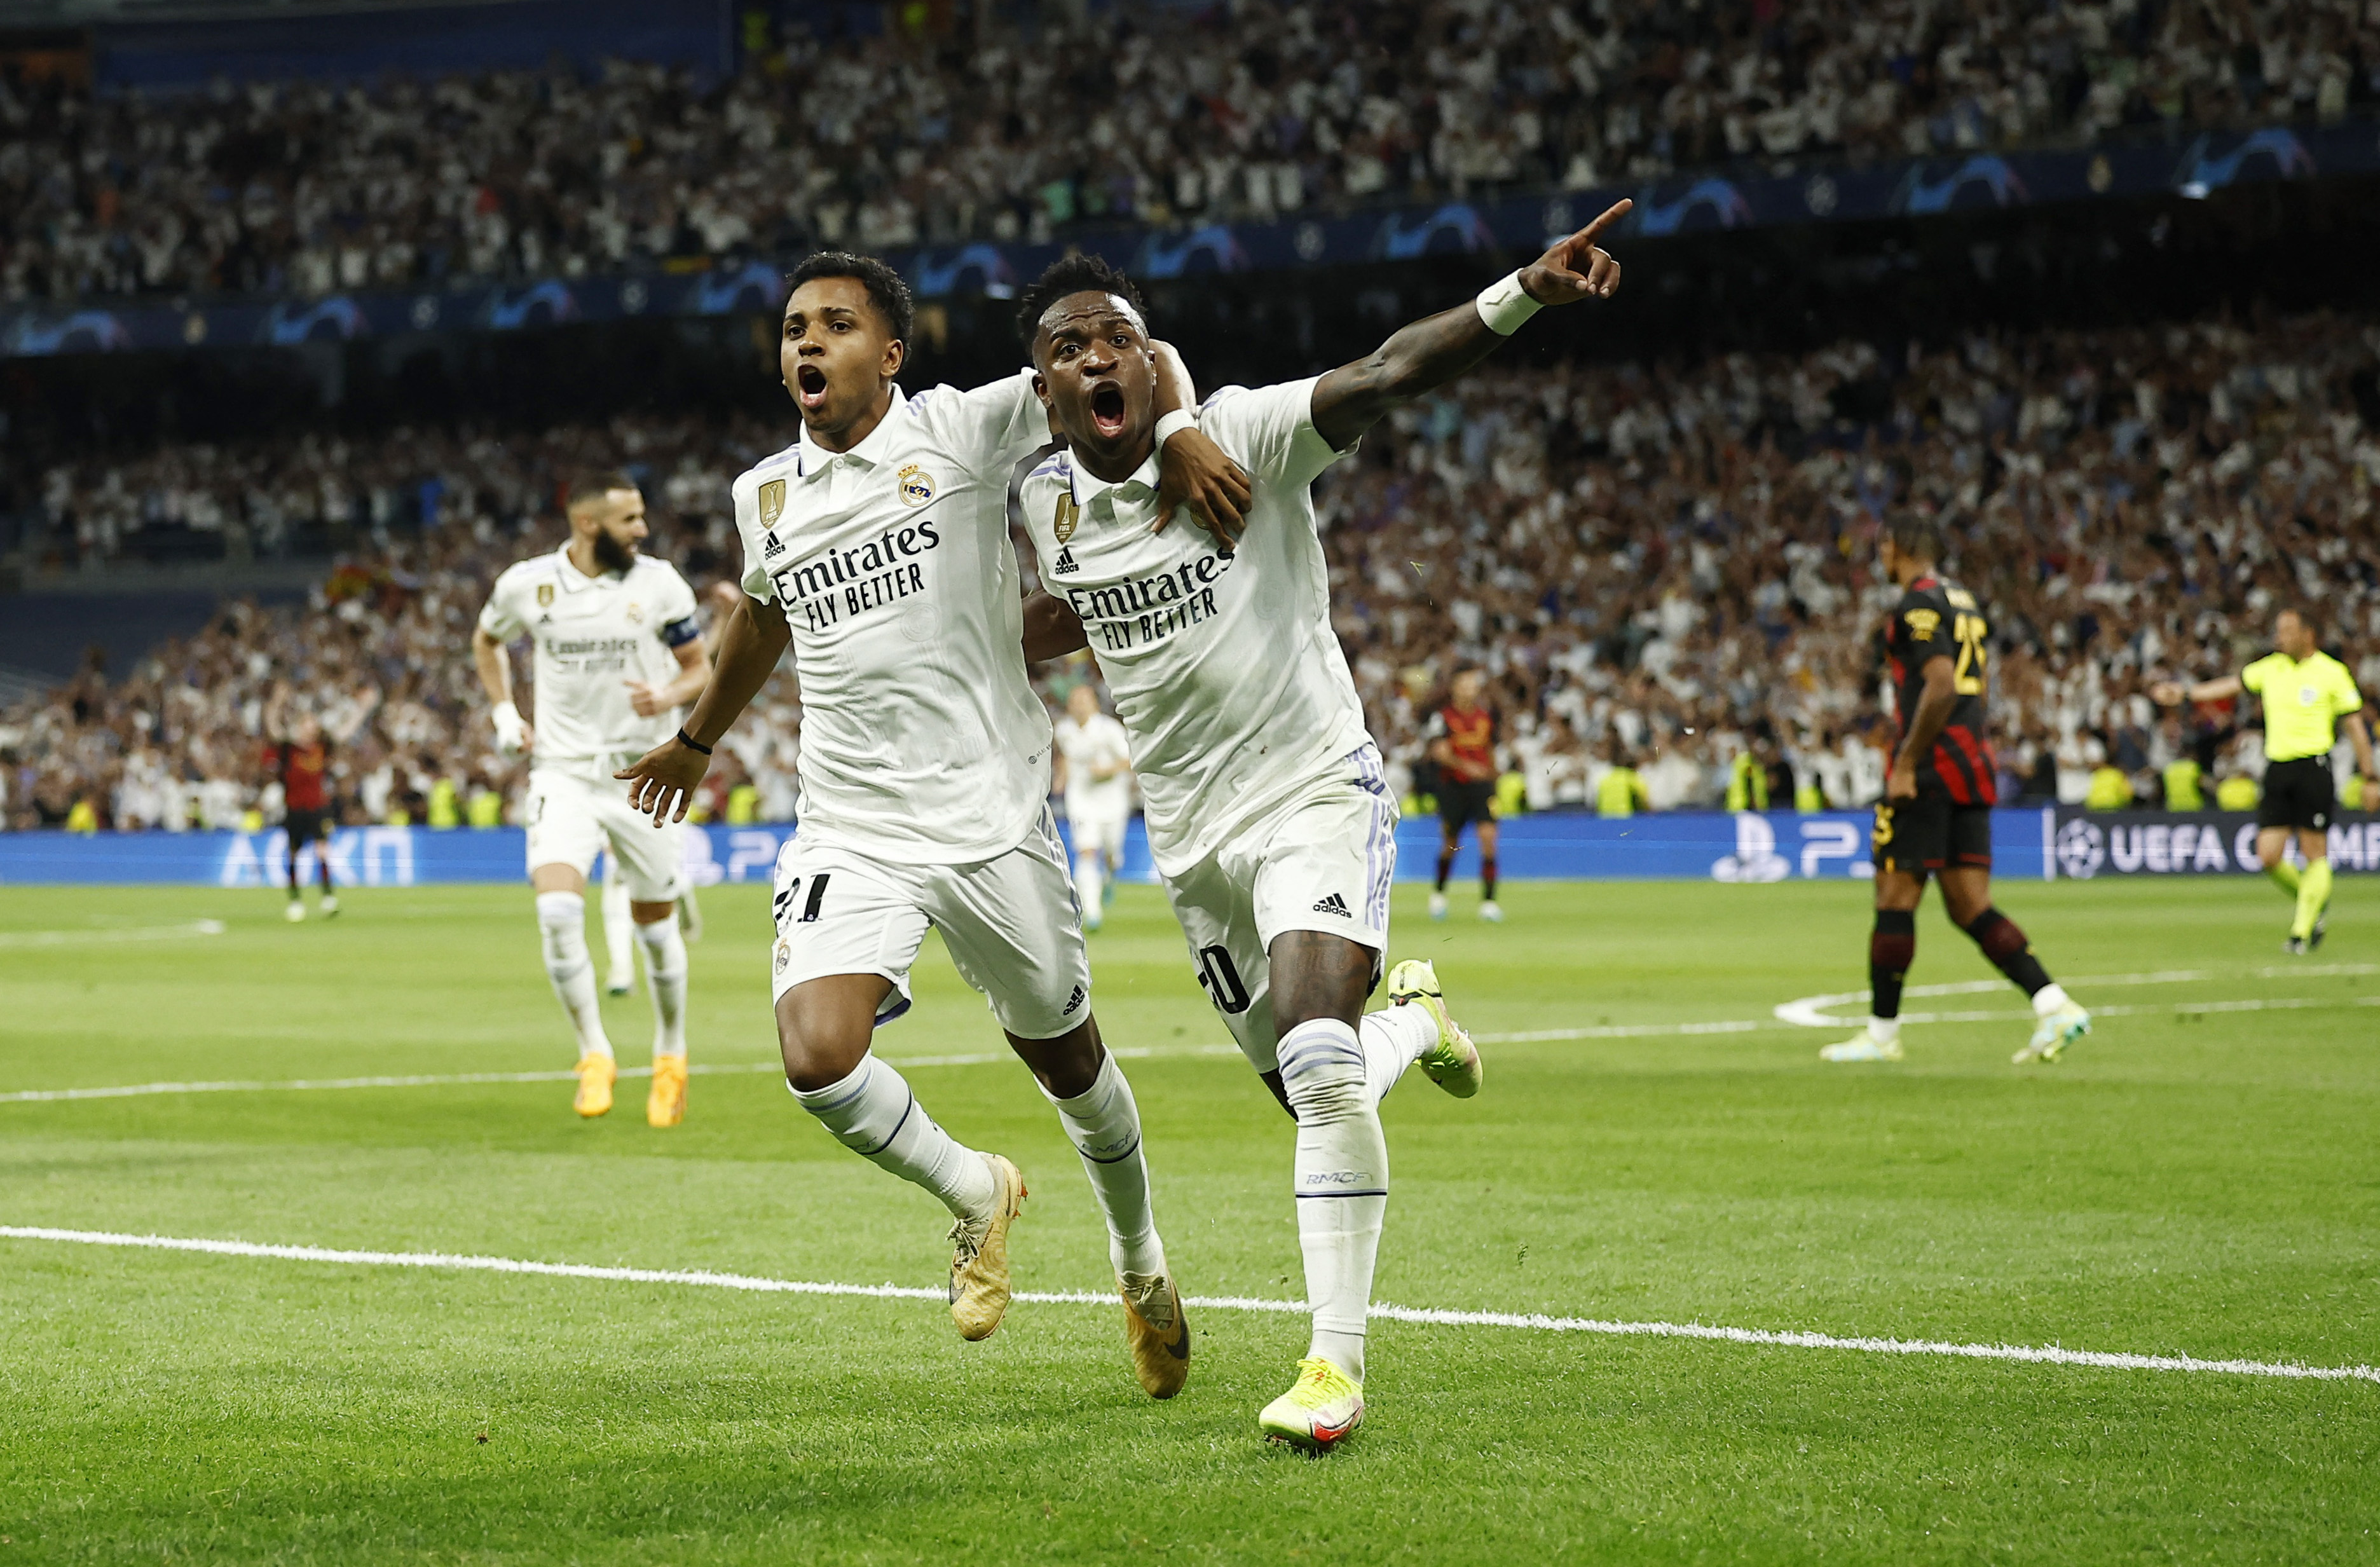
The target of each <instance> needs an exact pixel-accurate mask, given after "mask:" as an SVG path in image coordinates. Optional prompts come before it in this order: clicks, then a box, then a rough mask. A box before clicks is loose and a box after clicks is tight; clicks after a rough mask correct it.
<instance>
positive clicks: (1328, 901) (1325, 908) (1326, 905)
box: [1314, 893, 1354, 919]
mask: <svg viewBox="0 0 2380 1567" xmlns="http://www.w3.org/2000/svg"><path fill="white" fill-rule="evenodd" d="M1314 912H1315V913H1317V914H1335V915H1337V916H1338V917H1340V918H1342V919H1353V918H1354V915H1353V914H1350V913H1349V912H1348V911H1347V900H1346V899H1344V898H1342V897H1341V896H1340V895H1339V894H1338V893H1331V894H1330V896H1329V897H1326V898H1324V899H1323V900H1322V901H1321V902H1320V903H1318V904H1316V905H1314Z"/></svg>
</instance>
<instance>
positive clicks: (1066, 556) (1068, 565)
mask: <svg viewBox="0 0 2380 1567" xmlns="http://www.w3.org/2000/svg"><path fill="white" fill-rule="evenodd" d="M1080 569H1082V568H1081V567H1079V566H1077V565H1075V552H1074V551H1073V549H1071V548H1070V547H1068V546H1065V545H1060V546H1059V548H1058V560H1057V564H1056V565H1052V566H1051V567H1050V571H1051V572H1053V573H1055V574H1057V575H1059V576H1066V575H1069V574H1071V573H1073V572H1075V571H1079V570H1080Z"/></svg>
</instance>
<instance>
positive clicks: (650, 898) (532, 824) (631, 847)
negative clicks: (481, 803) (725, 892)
mask: <svg viewBox="0 0 2380 1567" xmlns="http://www.w3.org/2000/svg"><path fill="white" fill-rule="evenodd" d="M599 768H600V769H601V773H600V775H598V773H597V770H598V769H599ZM610 772H611V769H610V768H608V767H602V766H601V764H600V763H589V764H587V766H586V767H585V768H584V769H583V770H582V769H580V768H577V767H559V766H557V767H537V766H531V767H530V768H529V770H528V868H529V869H530V870H532V871H534V870H536V869H537V868H538V867H539V866H540V865H567V866H571V867H574V868H575V869H577V872H578V874H579V875H580V876H582V877H583V876H585V875H587V874H588V873H589V871H590V870H591V869H593V868H594V865H595V851H596V850H598V849H604V848H608V849H610V850H611V851H612V853H613V856H616V857H617V858H618V860H619V864H620V870H621V874H622V875H623V877H624V878H625V880H626V881H627V883H628V896H629V898H630V899H631V900H632V901H634V902H637V903H640V904H665V903H669V902H671V901H672V900H674V899H675V898H676V897H677V896H678V895H679V894H680V893H683V892H684V891H685V872H684V869H683V866H684V860H685V851H686V827H685V824H684V823H682V822H672V823H670V824H669V825H668V826H666V827H656V826H654V825H653V820H652V818H650V817H649V816H647V815H645V814H644V813H643V812H642V811H639V810H638V809H637V808H635V807H634V806H632V805H630V804H629V803H628V786H627V785H626V784H623V783H621V782H620V781H619V780H618V779H615V778H613V777H611V776H610Z"/></svg>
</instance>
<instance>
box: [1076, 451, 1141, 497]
mask: <svg viewBox="0 0 2380 1567" xmlns="http://www.w3.org/2000/svg"><path fill="white" fill-rule="evenodd" d="M1160 468H1161V465H1160V463H1159V462H1158V460H1157V453H1156V451H1155V450H1154V449H1153V448H1152V449H1151V450H1150V452H1149V454H1148V460H1147V462H1144V463H1142V464H1141V465H1140V466H1139V467H1138V468H1135V469H1133V470H1132V474H1131V476H1130V477H1129V478H1126V479H1121V480H1116V481H1115V482H1113V483H1110V482H1109V481H1108V480H1104V479H1101V478H1100V477H1099V475H1097V474H1095V473H1093V472H1092V471H1091V470H1090V469H1088V468H1085V467H1084V466H1083V465H1082V464H1080V463H1075V462H1070V463H1068V464H1067V465H1066V469H1067V483H1068V485H1069V487H1070V488H1071V489H1072V490H1073V492H1074V495H1075V504H1076V505H1078V506H1085V507H1087V506H1089V505H1090V504H1091V503H1092V502H1093V501H1096V500H1097V499H1099V497H1100V496H1101V495H1104V494H1107V493H1108V492H1111V491H1112V492H1115V499H1116V500H1117V501H1124V502H1131V501H1145V500H1147V498H1148V497H1150V496H1152V495H1154V494H1156V493H1157V480H1158V477H1159V474H1160ZM1111 504H1112V503H1111Z"/></svg>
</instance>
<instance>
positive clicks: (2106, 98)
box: [0, 0, 2380, 302]
mask: <svg viewBox="0 0 2380 1567" xmlns="http://www.w3.org/2000/svg"><path fill="white" fill-rule="evenodd" d="M1066 9H1067V8H1066V7H1060V6H1044V7H1039V8H1038V10H1039V14H1040V15H1041V16H1042V17H1043V18H1062V16H1063V14H1064V12H1065V10H1066ZM2375 101H2380V19H2375V17H2374V12H2373V10H2372V8H2371V7H2370V6H2368V5H2363V4H2361V3H2360V0H2291V3H2289V4H2282V3H2279V0H2273V3H2269V4H2257V3H2254V0H2245V3H2242V4H2239V5H2224V6H2218V5H2215V4H2212V3H2211V0H2112V3H2109V4H2105V5H2091V4H2075V5H2063V6H2023V5H2020V4H2014V3H2012V0H1975V3H1973V4H1970V5H1966V6H1958V7H1949V6H1931V5H1925V4H1919V3H1916V0H1873V3H1861V0H1819V3H1816V4H1812V5H1806V6H1784V5H1781V4H1779V3H1777V0H1755V4H1753V5H1751V6H1680V5H1669V4H1662V5H1652V4H1634V3H1630V0H1620V3H1617V4H1615V3H1613V0H1598V3H1597V4H1594V5H1591V6H1520V5H1510V4H1496V3H1491V0H1374V3H1367V4H1328V5H1326V4H1317V3H1312V0H1308V3H1303V4H1294V5H1289V6H1279V7H1274V6H1266V5H1263V4H1261V3H1251V4H1244V5H1238V6H1232V7H1229V8H1228V9H1225V8H1222V7H1217V8H1213V9H1211V10H1205V9H1196V8H1189V7H1164V8H1156V9H1144V8H1140V7H1121V6H1120V7H1115V8H1111V9H1108V10H1105V11H1102V12H1100V13H1099V15H1098V16H1097V17H1096V18H1090V17H1087V16H1086V17H1085V18H1084V19H1081V20H1078V21H1076V22H1074V23H1072V24H1071V25H1070V24H1068V23H1066V22H1064V21H1063V20H1062V19H1056V20H1050V21H1049V22H1048V23H1047V24H1046V25H1044V26H1042V27H1041V28H1040V29H1039V30H1038V31H1035V32H1033V33H1030V34H1028V33H1026V32H1021V31H1018V30H1015V29H1014V28H1012V27H1007V26H1005V25H1001V26H992V25H987V26H985V27H983V28H981V29H979V30H973V31H970V32H968V33H966V34H965V36H943V37H935V38H912V37H906V36H903V35H901V34H899V33H894V34H892V35H879V36H873V37H839V38H835V39H832V40H820V39H818V38H815V37H812V36H809V35H808V34H807V33H806V32H803V31H802V30H799V29H798V28H795V29H791V30H789V35H788V36H786V37H784V38H783V39H782V40H779V41H776V42H772V43H769V44H768V46H767V47H764V48H761V49H759V50H757V51H754V52H752V53H751V54H749V55H748V56H747V61H746V64H745V67H744V68H743V69H742V70H741V71H740V72H739V73H738V74H736V75H735V76H734V77H732V78H730V79H727V80H726V81H724V82H722V84H720V85H718V86H716V87H714V88H711V89H710V90H708V91H698V89H697V88H696V86H695V85H694V84H693V81H692V79H690V78H689V77H687V76H686V74H685V73H684V72H673V71H671V70H669V69H667V68H664V67H659V66H650V65H635V64H628V63H613V64H612V65H610V66H609V67H607V68H606V69H605V71H604V73H603V75H602V77H601V79H600V80H596V81H585V80H581V79H578V78H577V76H576V75H574V74H572V73H570V72H568V71H566V70H554V71H551V72H522V71H510V72H491V73H487V74H483V75H480V76H476V77H470V78H460V77H458V78H450V79H441V80H435V81H419V80H407V79H395V80H386V81H376V82H373V83H371V84H370V85H364V84H354V83H350V84H334V83H281V84H253V85H247V86H241V87H237V88H235V87H233V86H231V85H230V84H228V83H225V84H222V85H220V86H219V88H218V89H217V91H213V92H212V93H209V94H200V95H195V96H190V97H185V98H174V99H160V100H144V99H142V98H140V97H138V96H132V95H122V96H100V97H94V96H91V95H89V94H88V93H85V92H82V91H77V90H75V89H72V88H70V87H68V86H67V85H65V84H64V83H63V82H62V81H56V80H53V81H46V82H27V81H24V80H15V81H6V80H0V302H8V301H21V300H26V299H56V300H66V299H72V298H87V297H93V296H111V295H128V294H142V293H146V294H170V295H204V294H207V293H211V292H216V291H270V292H287V293H295V294H298V295H316V294H323V293H327V292H330V291H332V290H334V289H350V288H361V287H366V286H397V285H411V284H421V283H429V282H432V281H437V280H453V279H460V278H467V277H468V278H510V277H534V276H553V275H562V276H569V275H576V274H579V273H587V272H589V271H603V270H610V269H617V268H622V267H634V266H640V265H649V264H651V263H652V262H653V261H656V260H658V259H661V258H668V257H694V256H703V255H709V256H730V255H735V254H738V253H759V254H770V255H786V254H792V253H795V252H798V251H800V250H802V249H807V248H808V247H809V246H811V245H813V244H819V243H824V244H849V245H856V246H857V247H859V248H861V249H871V250H883V249H898V248H900V247H904V246H907V245H914V244H918V243H943V242H948V241H953V240H959V239H965V238H970V237H988V238H994V239H1009V238H1016V237H1028V238H1046V237H1051V236H1061V237H1062V235H1063V234H1064V233H1066V232H1067V231H1068V230H1069V229H1071V228H1076V227H1080V226H1083V225H1099V224H1110V225H1112V224H1119V223H1135V224H1160V225H1161V224H1171V223H1180V222H1187V221H1194V220H1196V221H1203V220H1209V219H1214V218H1228V219H1241V218H1269V217H1274V216H1277V215H1280V214H1281V213H1294V212H1300V211H1304V210H1306V209H1308V208H1339V207H1344V206H1347V205H1352V204H1360V203H1366V202H1373V201H1385V200H1429V199H1433V198H1435V197H1437V196H1439V195H1445V194H1454V195H1462V194H1469V193H1473V192H1480V191H1487V190H1492V189H1497V188H1557V187H1567V188H1586V187H1590V186H1595V185H1597V184H1608V183H1613V182H1626V181H1637V180H1643V179H1648V178H1654V177H1658V176H1663V175H1666V174H1669V173H1670V172H1672V171H1675V170H1681V169H1694V168H1703V167H1735V168H1739V169H1748V168H1753V167H1759V168H1764V169H1771V170H1783V169H1788V168H1791V167H1792V166H1794V165H1796V164H1807V163H1810V162H1813V161H1827V160H1842V161H1847V162H1851V163H1860V162H1864V161H1868V160H1873V159H1877V158H1884V157H1897V156H1905V155H1909V154H1912V153H1925V152H1963V151H1968V150H1974V149H1983V148H1996V147H2010V146H2022V145H2037V144H2043V143H2062V144H2075V143H2088V142H2092V141H2095V140H2105V139H2107V138H2109V137H2115V136H2122V135H2134V134H2145V135H2162V136H2168V137H2170V136H2176V135H2180V134H2186V133H2188V132H2190V131H2192V130H2194V129H2197V128H2224V127H2243V126H2248V125H2254V124H2267V123H2272V122H2276V121H2301V122H2303V121H2315V120H2335V119H2338V118H2340V117H2342V116H2346V115H2353V114H2359V113H2364V112H2368V111H2369V110H2370V109H2371V108H2372V107H2373V106H2374V103H2375Z"/></svg>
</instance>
